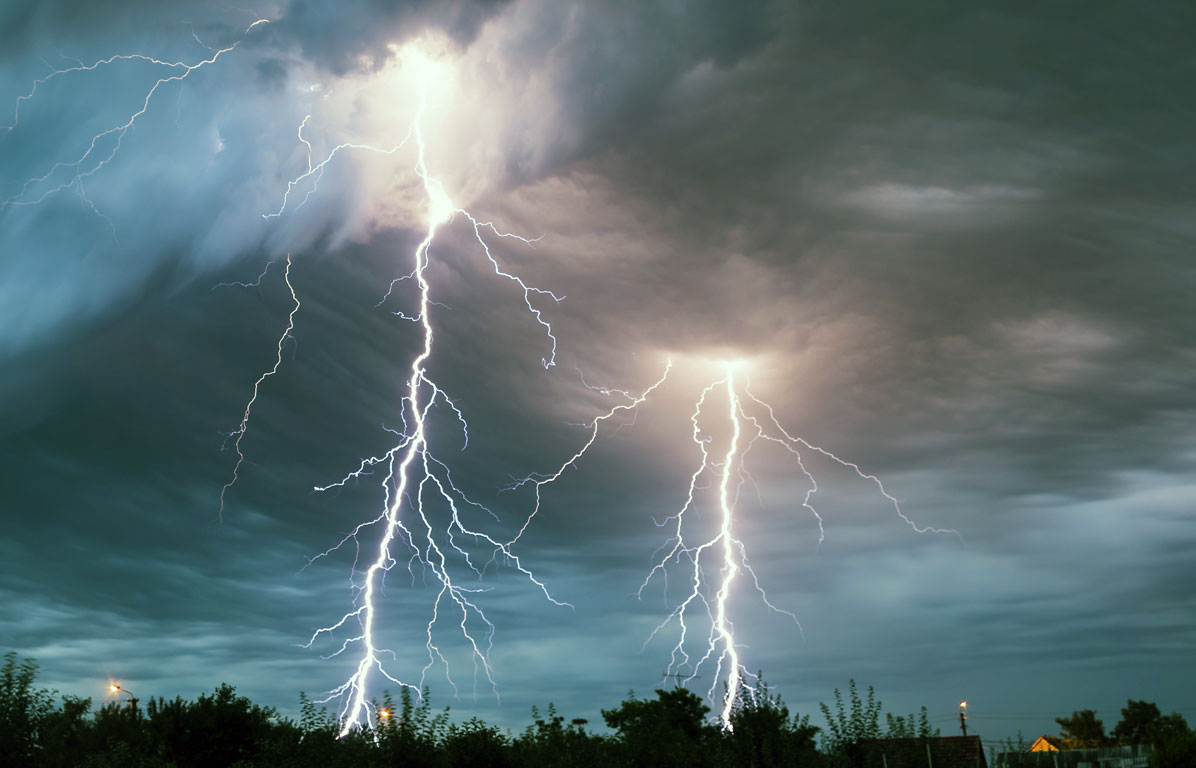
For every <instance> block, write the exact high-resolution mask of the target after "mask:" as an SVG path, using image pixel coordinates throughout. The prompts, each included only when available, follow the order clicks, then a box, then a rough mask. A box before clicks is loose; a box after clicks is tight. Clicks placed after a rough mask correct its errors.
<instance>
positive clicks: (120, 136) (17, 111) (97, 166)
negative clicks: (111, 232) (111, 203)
mask: <svg viewBox="0 0 1196 768" xmlns="http://www.w3.org/2000/svg"><path fill="white" fill-rule="evenodd" d="M269 23H270V22H269V20H268V19H257V20H256V21H254V22H253V23H252V24H250V25H249V26H248V27H246V28H245V32H244V33H243V35H242V37H241V39H239V40H237V41H235V42H233V43H232V44H230V45H227V46H225V47H224V48H218V49H209V50H211V52H212V55H211V56H209V57H207V58H206V59H201V60H200V61H198V62H196V63H194V64H186V63H184V62H181V61H164V60H162V59H158V58H155V57H152V56H146V55H143V54H119V55H115V56H110V57H108V58H106V59H100V60H98V61H96V62H94V63H93V64H82V63H80V64H78V65H77V66H73V67H65V68H63V69H58V70H54V71H53V72H51V73H50V74H48V75H46V76H45V77H42V78H40V79H38V80H36V81H34V83H33V86H32V87H31V88H30V89H29V91H28V92H27V93H24V94H22V95H21V96H18V97H17V100H16V104H15V106H14V107H13V120H12V122H11V123H9V124H8V125H7V126H5V127H6V129H7V130H6V133H11V132H12V131H14V130H16V129H17V127H18V126H19V125H20V120H21V105H22V104H23V103H24V102H26V101H29V100H31V99H33V98H34V96H36V95H37V91H38V88H39V87H40V86H42V85H45V84H46V83H47V82H48V81H50V80H51V79H54V78H57V77H62V76H64V75H67V74H70V73H73V72H93V71H95V70H97V69H100V68H101V67H105V66H108V65H111V64H113V63H115V62H118V61H139V62H146V63H150V64H153V65H155V66H161V67H167V68H169V69H173V70H176V71H177V70H181V71H178V72H177V74H172V75H167V76H164V77H160V78H158V79H157V80H156V81H155V82H154V84H153V85H152V86H150V88H149V90H148V91H146V93H145V97H144V98H143V99H142V102H141V107H140V108H139V109H137V110H136V111H135V112H133V114H131V115H129V117H128V119H127V120H125V121H124V122H123V123H120V124H118V125H114V126H112V127H111V128H108V129H106V130H103V131H100V132H99V133H97V134H95V135H94V136H92V137H91V139H90V141H89V142H88V144H87V148H86V149H84V150H83V152H82V154H80V155H79V156H78V157H76V158H75V159H74V160H69V161H62V160H60V161H58V162H55V163H54V164H53V165H51V166H50V168H49V170H47V171H46V172H45V173H43V174H42V175H41V176H35V177H33V178H31V179H28V180H27V181H26V182H25V183H24V184H23V185H22V186H21V188H20V190H19V191H17V192H16V194H13V195H9V196H8V197H7V198H4V199H2V200H0V212H3V211H4V209H6V208H8V207H9V206H24V205H37V204H39V203H41V202H43V201H45V200H46V198H48V197H50V196H51V195H53V194H55V193H57V192H62V191H63V190H66V189H70V188H72V187H74V188H76V189H77V190H78V192H79V195H80V196H81V197H82V198H83V199H84V200H86V201H87V202H88V204H89V205H91V208H92V210H94V211H95V212H96V214H97V215H100V216H102V214H100V213H99V211H98V210H97V209H96V208H95V205H94V204H92V203H91V201H90V200H89V199H88V198H87V197H86V193H85V192H84V191H83V181H84V179H87V178H90V177H91V176H93V175H94V174H96V173H97V172H98V171H100V170H101V169H102V168H104V166H106V165H108V163H110V162H111V161H112V159H113V158H114V157H116V154H117V153H118V152H119V151H120V148H121V143H122V142H123V141H124V138H125V135H126V134H128V132H129V131H130V130H131V129H132V128H133V127H134V126H135V125H136V123H137V120H138V119H139V118H140V117H141V116H142V115H144V114H145V113H146V112H147V111H148V110H149V106H150V102H151V101H152V100H153V98H154V95H155V94H156V93H157V92H158V90H159V89H160V88H161V87H162V86H163V85H166V84H167V83H177V82H182V81H183V80H186V79H187V78H188V77H190V76H191V74H192V73H193V72H195V71H197V70H199V69H202V68H204V67H206V66H208V65H210V64H214V63H215V62H216V61H217V60H218V59H220V57H222V56H224V55H225V54H226V53H229V52H230V51H233V50H235V49H236V48H237V46H239V45H240V44H241V42H242V41H243V40H244V39H245V37H244V36H245V35H248V34H249V33H250V32H251V31H253V29H254V28H255V27H257V26H259V25H262V24H269ZM205 47H206V46H205ZM106 143H107V144H110V145H111V146H110V147H109V148H108V151H107V153H106V154H105V152H104V147H103V145H104V144H106ZM62 170H65V171H66V172H67V174H68V175H67V179H66V181H62V182H59V183H57V184H54V183H53V182H52V181H51V179H52V178H53V177H54V175H55V174H57V173H59V171H62ZM42 184H47V188H46V189H43V190H42V191H41V194H37V190H38V187H39V186H40V185H42Z"/></svg>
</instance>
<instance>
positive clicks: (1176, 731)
mask: <svg viewBox="0 0 1196 768" xmlns="http://www.w3.org/2000/svg"><path fill="white" fill-rule="evenodd" d="M1150 765H1151V768H1191V767H1192V766H1193V765H1196V731H1193V730H1192V729H1190V728H1188V723H1187V721H1186V720H1184V718H1183V715H1181V714H1179V713H1178V712H1172V713H1171V714H1170V715H1167V716H1166V717H1164V718H1163V720H1162V723H1161V724H1160V725H1159V727H1158V729H1157V730H1156V731H1155V744H1154V749H1153V750H1152V751H1151V753H1150Z"/></svg>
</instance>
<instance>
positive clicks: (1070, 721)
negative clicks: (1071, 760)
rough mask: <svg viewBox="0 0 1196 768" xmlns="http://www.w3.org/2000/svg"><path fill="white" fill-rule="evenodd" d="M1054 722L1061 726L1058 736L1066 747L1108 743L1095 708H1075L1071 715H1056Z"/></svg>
mask: <svg viewBox="0 0 1196 768" xmlns="http://www.w3.org/2000/svg"><path fill="white" fill-rule="evenodd" d="M1055 722H1056V723H1058V724H1059V725H1060V727H1061V730H1060V731H1059V737H1060V738H1061V739H1063V743H1064V745H1066V747H1067V748H1068V749H1083V748H1085V747H1102V746H1104V745H1105V744H1107V743H1108V739H1107V738H1106V737H1105V724H1104V723H1103V722H1102V721H1101V720H1098V719H1097V717H1096V711H1095V710H1091V709H1081V710H1077V711H1075V712H1072V713H1071V717H1056V718H1055Z"/></svg>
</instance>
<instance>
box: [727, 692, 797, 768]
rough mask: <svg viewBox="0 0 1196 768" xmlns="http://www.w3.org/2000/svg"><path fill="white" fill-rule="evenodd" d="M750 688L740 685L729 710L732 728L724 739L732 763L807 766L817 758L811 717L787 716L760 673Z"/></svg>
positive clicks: (760, 767) (750, 766) (759, 767)
mask: <svg viewBox="0 0 1196 768" xmlns="http://www.w3.org/2000/svg"><path fill="white" fill-rule="evenodd" d="M757 677H758V678H759V682H758V683H757V684H756V686H755V687H754V688H753V689H748V688H741V689H740V690H739V694H738V695H737V696H736V699H735V705H734V708H733V709H732V710H731V731H730V732H729V733H724V734H723V741H724V743H725V748H726V750H727V753H728V758H729V762H730V763H731V764H732V765H736V766H744V767H745V768H763V767H764V766H776V767H777V768H782V767H783V766H798V765H808V764H809V763H810V761H811V760H813V759H815V757H816V750H815V745H814V736H815V734H817V733H818V731H819V730H820V729H819V728H818V726H816V725H810V716H809V715H804V716H796V715H795V716H793V717H792V718H791V717H790V716H789V708H788V707H787V706H785V704H784V702H782V701H781V697H780V695H775V696H773V695H770V694H769V691H768V684H767V683H766V682H764V678H763V675H758V676H757Z"/></svg>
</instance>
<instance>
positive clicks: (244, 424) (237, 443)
mask: <svg viewBox="0 0 1196 768" xmlns="http://www.w3.org/2000/svg"><path fill="white" fill-rule="evenodd" d="M269 271H270V264H269V263H267V264H266V268H265V269H263V270H262V273H261V274H260V275H258V277H257V280H254V281H253V282H252V283H221V284H220V285H236V286H241V287H246V288H249V287H256V286H259V285H261V283H262V280H263V279H264V278H265V277H266V273H267V272H269ZM282 279H283V282H285V283H286V285H287V290H288V291H290V293H291V301H292V302H294V304H293V306H292V307H291V312H290V314H288V315H287V327H286V329H285V330H283V332H282V335H281V336H279V337H278V345H277V346H278V355H277V357H275V358H274V365H273V367H271V368H269V369H268V370H266V371H263V372H262V375H261V376H258V379H257V381H255V382H253V396H252V397H250V398H249V402H247V403H245V411H244V412H243V413H242V414H241V423H240V424H238V425H237V428H236V429H234V430H233V431H232V432H230V433H229V434H228V436H227V438H226V439H225V444H226V445H227V444H228V440H232V441H233V451H234V452H236V454H237V461H236V463H235V464H234V465H233V474H232V477H230V478H229V480H228V482H227V483H225V484H224V486H223V487H221V489H220V511H219V512H218V515H217V516H218V519H219V521H220V522H221V523H223V522H224V496H225V494H226V493H228V489H229V488H232V487H233V486H234V485H235V484H236V482H237V473H238V472H239V471H240V470H241V464H243V463H244V462H245V454H244V453H242V452H241V439H242V438H243V437H245V432H246V430H248V429H249V415H250V412H251V411H252V410H253V404H254V403H255V402H257V396H258V393H259V391H260V389H261V386H262V382H264V381H265V380H266V379H268V378H270V377H271V376H273V375H274V374H276V373H278V369H279V368H280V367H281V366H282V348H283V346H285V345H286V341H287V339H289V338H291V334H292V333H294V331H295V315H296V314H297V313H298V312H299V307H300V306H301V305H300V303H299V296H298V294H296V293H295V286H293V285H291V254H289V253H288V254H287V265H286V268H285V269H284V270H283V272H282ZM217 287H219V286H217Z"/></svg>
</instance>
